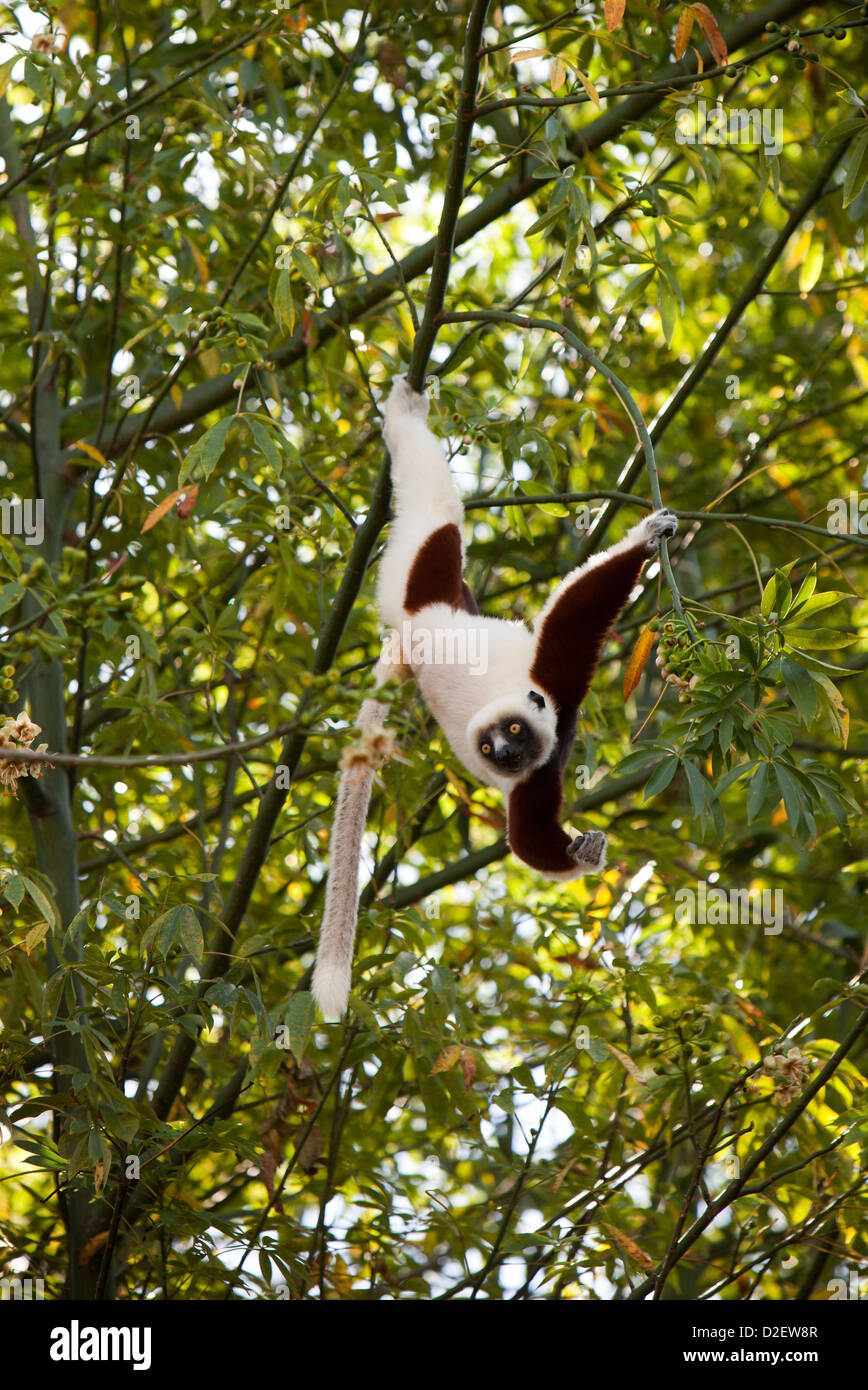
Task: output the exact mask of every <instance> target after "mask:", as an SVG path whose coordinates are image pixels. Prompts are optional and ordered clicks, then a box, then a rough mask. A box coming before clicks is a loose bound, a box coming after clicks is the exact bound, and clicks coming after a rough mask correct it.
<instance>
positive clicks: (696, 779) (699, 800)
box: [684, 758, 714, 816]
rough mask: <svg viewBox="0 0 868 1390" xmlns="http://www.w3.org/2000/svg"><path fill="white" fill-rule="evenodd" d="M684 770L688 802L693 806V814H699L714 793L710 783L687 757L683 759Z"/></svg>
mask: <svg viewBox="0 0 868 1390" xmlns="http://www.w3.org/2000/svg"><path fill="white" fill-rule="evenodd" d="M684 771H685V772H686V774H687V786H688V789H689V791H690V804H691V807H692V808H693V814H694V815H695V816H701V815H702V813H703V811H704V810H705V809H706V807H707V806H708V805H709V804H710V802H711V801H712V800H713V797H714V793H713V791H712V789H711V786H710V784H709V783H708V782H707V781H706V779H705V778H704V777H703V775H702V773H701V772H700V771H699V769H698V768H697V767H696V766H695V765H694V764H693V763H692V762H691V761H690V759H689V758H685V760H684Z"/></svg>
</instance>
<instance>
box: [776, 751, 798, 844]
mask: <svg viewBox="0 0 868 1390" xmlns="http://www.w3.org/2000/svg"><path fill="white" fill-rule="evenodd" d="M774 767H775V777H776V778H777V783H778V786H779V787H780V789H781V795H782V796H783V798H784V810H785V811H786V813H787V820H788V822H789V824H790V827H791V829H792V830H797V829H798V826H799V824H800V822H801V820H802V795H801V792H800V791H799V787H798V784H797V783H796V782H795V781H794V780H793V778H792V777H791V776H790V774H789V773H788V772H787V770H786V768H784V767H782V766H781V764H780V763H775V765H774Z"/></svg>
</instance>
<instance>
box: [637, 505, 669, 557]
mask: <svg viewBox="0 0 868 1390" xmlns="http://www.w3.org/2000/svg"><path fill="white" fill-rule="evenodd" d="M636 529H637V531H640V532H641V535H642V540H643V541H644V542H645V546H646V549H647V551H648V554H649V555H653V554H654V552H655V551H656V550H657V548H658V546H659V545H660V542H661V540H662V539H663V537H664V536H666V537H667V538H669V537H670V536H674V535H675V532H676V531H677V530H678V521H677V519H676V517H675V514H674V512H670V510H669V508H668V507H662V508H661V509H660V511H659V512H652V513H651V515H650V516H646V518H645V520H644V521H640V523H639V525H638V526H637V528H636Z"/></svg>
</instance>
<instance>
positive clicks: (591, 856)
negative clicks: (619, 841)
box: [567, 830, 606, 873]
mask: <svg viewBox="0 0 868 1390" xmlns="http://www.w3.org/2000/svg"><path fill="white" fill-rule="evenodd" d="M567 854H568V855H569V857H570V859H573V860H575V862H576V864H578V865H580V866H581V867H582V868H586V869H588V870H589V871H590V872H592V873H593V872H594V871H595V870H597V869H602V867H603V865H604V863H605V861H606V837H605V835H604V834H603V832H602V831H601V830H586V831H585V833H584V835H577V836H576V838H575V839H574V840H573V842H572V844H571V845H570V846H569V848H568V849H567Z"/></svg>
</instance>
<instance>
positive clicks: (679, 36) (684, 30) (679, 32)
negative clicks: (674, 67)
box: [675, 5, 694, 58]
mask: <svg viewBox="0 0 868 1390" xmlns="http://www.w3.org/2000/svg"><path fill="white" fill-rule="evenodd" d="M693 20H694V14H693V9H692V7H691V6H690V5H686V6H685V7H684V9H683V10H682V11H681V16H680V18H679V20H678V24H677V27H676V29H675V56H676V58H683V57H684V55H685V53H686V52H687V45H688V43H689V42H690V35H691V33H692V31H693Z"/></svg>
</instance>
